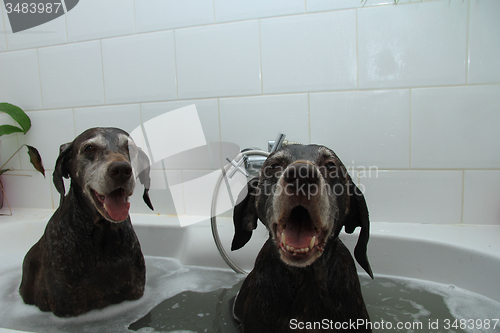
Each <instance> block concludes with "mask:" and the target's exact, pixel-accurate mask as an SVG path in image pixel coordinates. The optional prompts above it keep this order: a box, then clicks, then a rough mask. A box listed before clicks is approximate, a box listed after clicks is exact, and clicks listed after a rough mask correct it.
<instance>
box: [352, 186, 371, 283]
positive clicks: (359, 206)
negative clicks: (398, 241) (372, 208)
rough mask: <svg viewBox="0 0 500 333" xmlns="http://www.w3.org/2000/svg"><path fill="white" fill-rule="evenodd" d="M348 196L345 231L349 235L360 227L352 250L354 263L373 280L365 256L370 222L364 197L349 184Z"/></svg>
mask: <svg viewBox="0 0 500 333" xmlns="http://www.w3.org/2000/svg"><path fill="white" fill-rule="evenodd" d="M348 194H349V197H350V200H349V201H350V206H349V215H348V216H347V218H346V221H345V231H346V232H347V233H349V234H351V233H352V232H353V231H354V229H356V228H357V227H361V231H360V233H359V238H358V242H357V243H356V247H355V248H354V257H355V258H356V261H357V262H358V263H359V264H360V265H361V267H363V269H364V270H365V271H366V272H367V273H368V275H370V277H371V278H372V279H373V273H372V269H371V267H370V263H369V262H368V257H367V256H366V250H367V245H368V239H369V238H370V220H369V219H368V208H367V207H366V201H365V197H364V196H363V193H361V191H360V190H359V188H358V187H357V186H356V185H354V183H352V182H350V185H349V189H348Z"/></svg>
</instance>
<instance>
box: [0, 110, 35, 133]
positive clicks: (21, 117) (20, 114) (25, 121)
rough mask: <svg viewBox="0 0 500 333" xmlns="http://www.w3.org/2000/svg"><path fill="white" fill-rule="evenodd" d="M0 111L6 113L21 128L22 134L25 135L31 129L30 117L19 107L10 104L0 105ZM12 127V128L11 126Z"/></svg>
mask: <svg viewBox="0 0 500 333" xmlns="http://www.w3.org/2000/svg"><path fill="white" fill-rule="evenodd" d="M0 111H1V112H5V113H7V114H8V115H9V116H11V117H12V119H14V120H15V121H16V122H17V123H18V124H19V126H21V128H22V132H23V133H26V132H28V130H29V129H30V127H31V120H30V117H28V115H27V114H26V112H24V111H23V110H22V109H21V108H20V107H18V106H15V105H12V104H10V103H0ZM13 127H14V126H13Z"/></svg>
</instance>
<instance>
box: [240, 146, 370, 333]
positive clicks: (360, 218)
mask: <svg viewBox="0 0 500 333" xmlns="http://www.w3.org/2000/svg"><path fill="white" fill-rule="evenodd" d="M238 201H239V204H237V206H236V207H235V209H234V225H235V235H234V238H233V243H232V248H231V249H232V250H235V249H239V248H241V247H242V246H243V245H245V244H246V243H247V242H248V240H249V239H250V237H251V235H252V230H253V229H255V228H256V227H257V219H260V220H261V221H262V222H263V223H264V225H265V226H266V227H267V229H268V230H269V239H268V240H267V242H266V243H265V244H264V246H263V247H262V249H261V251H260V253H259V255H258V256H257V259H256V261H255V267H254V269H253V270H252V272H251V273H250V274H249V275H248V277H247V278H246V280H245V281H244V283H243V285H242V287H241V290H240V292H239V294H238V295H237V297H236V300H235V302H234V307H233V315H234V318H235V320H236V322H237V323H239V329H240V332H244V333H253V332H255V333H257V332H258V333H264V332H272V333H277V332H297V331H302V329H303V331H307V332H315V331H318V332H319V331H321V332H325V331H328V332H335V331H346V330H347V331H349V330H350V331H356V332H371V329H370V327H369V326H368V327H367V326H366V325H363V324H366V323H367V321H369V317H368V312H367V311H366V307H365V304H364V301H363V296H362V294H361V289H360V284H359V280H358V275H357V272H356V266H355V264H354V260H353V259H352V256H351V254H350V253H349V250H348V249H347V248H346V247H345V246H344V244H343V243H342V242H341V241H340V239H339V238H338V235H339V233H340V231H341V229H342V227H343V226H345V230H346V232H348V233H352V232H353V231H354V229H355V228H356V227H358V226H360V227H361V232H360V236H359V239H358V243H357V245H356V249H355V251H354V255H355V257H356V260H357V261H358V263H359V264H360V265H361V266H362V267H363V268H364V269H365V271H366V272H367V273H368V274H369V275H370V276H371V277H372V278H373V274H372V271H371V268H370V264H369V263H368V259H367V257H366V248H367V243H368V238H369V220H368V210H367V207H366V202H365V199H364V197H363V195H362V193H361V192H360V190H359V189H358V188H357V187H356V186H355V185H354V183H353V181H352V180H351V178H350V176H349V174H348V173H347V170H346V168H345V167H344V165H343V164H342V162H341V161H340V160H339V158H338V157H337V156H336V155H335V153H334V152H333V151H331V150H330V149H328V148H326V147H323V146H317V145H307V146H306V145H290V146H285V147H284V148H282V149H280V150H278V151H277V152H275V153H273V154H271V155H270V156H269V157H268V159H267V160H266V162H265V163H264V165H263V167H262V170H261V174H260V177H259V178H254V179H252V180H251V181H250V182H249V183H248V190H247V191H244V192H243V193H242V194H240V197H239V198H238ZM353 323H355V325H353Z"/></svg>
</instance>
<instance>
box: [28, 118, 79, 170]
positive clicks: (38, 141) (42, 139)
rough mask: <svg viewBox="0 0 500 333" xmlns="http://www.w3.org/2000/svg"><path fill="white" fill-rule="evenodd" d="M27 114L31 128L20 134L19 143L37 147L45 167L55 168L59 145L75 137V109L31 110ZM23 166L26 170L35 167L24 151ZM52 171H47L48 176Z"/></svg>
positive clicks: (48, 168)
mask: <svg viewBox="0 0 500 333" xmlns="http://www.w3.org/2000/svg"><path fill="white" fill-rule="evenodd" d="M27 114H28V116H29V117H30V119H31V129H30V130H29V131H28V133H26V134H25V135H21V136H19V144H20V145H22V144H27V145H30V146H33V147H35V148H36V149H37V150H38V152H39V153H40V155H41V156H42V161H43V166H44V168H45V169H47V170H54V166H55V163H56V159H57V156H59V147H60V146H61V145H62V144H64V143H66V142H70V141H73V139H74V138H75V126H74V121H73V110H71V109H61V110H49V111H30V112H28V113H27ZM21 166H22V168H23V169H24V170H31V169H33V166H32V165H31V163H30V161H29V157H28V154H26V152H24V151H23V153H22V154H21ZM50 173H51V172H47V173H46V176H49V175H50Z"/></svg>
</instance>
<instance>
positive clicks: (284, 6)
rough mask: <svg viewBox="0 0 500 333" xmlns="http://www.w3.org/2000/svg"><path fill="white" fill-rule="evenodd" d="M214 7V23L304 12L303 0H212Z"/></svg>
mask: <svg viewBox="0 0 500 333" xmlns="http://www.w3.org/2000/svg"><path fill="white" fill-rule="evenodd" d="M214 5H215V21H216V22H227V21H238V20H246V19H252V18H260V17H270V16H279V15H291V14H300V13H304V12H305V2H304V0H271V1H269V0H253V1H247V0H214Z"/></svg>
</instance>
